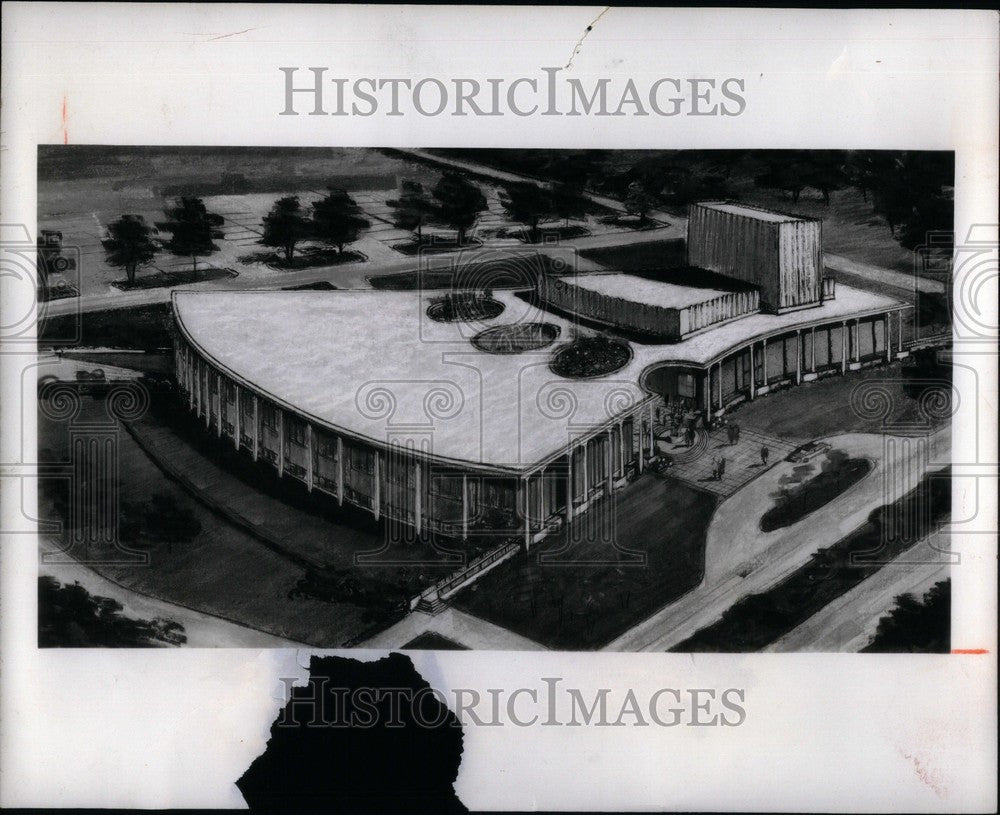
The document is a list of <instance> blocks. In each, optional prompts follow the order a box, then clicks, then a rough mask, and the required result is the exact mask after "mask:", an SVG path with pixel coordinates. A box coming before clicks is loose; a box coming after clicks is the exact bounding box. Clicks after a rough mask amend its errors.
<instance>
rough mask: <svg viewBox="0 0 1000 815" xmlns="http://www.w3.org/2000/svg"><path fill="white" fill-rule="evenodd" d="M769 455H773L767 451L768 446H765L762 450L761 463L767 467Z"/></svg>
mask: <svg viewBox="0 0 1000 815" xmlns="http://www.w3.org/2000/svg"><path fill="white" fill-rule="evenodd" d="M769 455H771V451H770V450H768V449H767V445H766V444H765V445H764V446H763V447H761V448H760V461H761V464H763V465H764V466H765V467H766V466H767V457H768V456H769Z"/></svg>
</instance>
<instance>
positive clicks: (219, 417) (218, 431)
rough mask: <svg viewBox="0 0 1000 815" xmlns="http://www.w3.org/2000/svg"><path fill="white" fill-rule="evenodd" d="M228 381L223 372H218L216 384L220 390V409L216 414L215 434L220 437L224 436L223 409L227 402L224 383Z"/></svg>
mask: <svg viewBox="0 0 1000 815" xmlns="http://www.w3.org/2000/svg"><path fill="white" fill-rule="evenodd" d="M226 383H227V381H226V380H224V379H223V377H222V374H218V375H217V376H216V377H215V384H216V387H217V388H218V391H219V410H218V411H217V412H216V416H215V435H216V436H218V437H219V438H220V439H221V438H222V409H223V406H224V405H225V404H226V394H225V393H224V385H226Z"/></svg>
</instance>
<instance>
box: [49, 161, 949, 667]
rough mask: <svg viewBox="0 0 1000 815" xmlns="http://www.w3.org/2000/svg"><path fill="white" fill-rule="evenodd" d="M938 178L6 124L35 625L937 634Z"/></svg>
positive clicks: (358, 634) (219, 638)
mask: <svg viewBox="0 0 1000 815" xmlns="http://www.w3.org/2000/svg"><path fill="white" fill-rule="evenodd" d="M953 188H954V156H953V154H951V153H948V152H921V151H848V150H824V151H813V150H798V151H766V150H764V151H762V150H721V151H712V150H703V151H698V150H654V151H637V150H542V149H539V150H510V149H507V150H504V149H496V150H485V149H483V150H459V149H450V150H445V149H428V150H400V149H392V150H390V149H377V148H371V149H363V148H340V149H338V148H278V147H275V148H238V147H233V148H182V147H177V148H158V147H116V146H63V145H45V146H40V147H39V151H38V190H39V193H38V201H39V212H38V222H39V238H38V262H39V268H41V269H44V270H46V274H45V275H44V277H40V278H39V298H40V299H42V300H44V301H45V303H46V311H45V321H44V323H43V324H42V325H41V331H40V336H39V346H40V352H41V353H40V357H39V363H38V374H39V377H38V395H39V399H38V410H39V414H38V420H39V434H38V444H39V450H38V453H39V461H41V462H44V463H45V466H46V467H47V468H52V473H51V475H46V477H44V478H43V479H42V480H41V482H40V491H39V506H40V513H41V515H40V520H41V521H42V523H43V526H44V527H45V528H47V529H49V530H50V531H49V532H47V533H46V534H43V535H41V536H40V545H41V548H42V558H41V567H40V574H39V645H40V646H42V647H50V646H51V647H72V646H79V647H88V646H90V647H123V646H161V647H177V646H185V645H187V646H191V645H195V646H201V645H214V646H240V647H248V646H253V647H256V646H262V647H267V646H275V647H279V646H290V645H308V646H312V647H318V648H350V647H375V648H394V649H395V648H402V649H426V648H432V649H494V650H535V649H557V650H571V651H578V650H580V651H589V650H605V649H606V650H615V651H641V650H659V651H667V650H672V651H725V652H754V651H786V652H787V651H852V652H856V651H903V652H947V651H948V650H949V649H950V646H949V629H950V596H951V595H950V585H951V584H950V580H949V564H950V563H951V561H952V558H951V555H950V553H949V545H948V536H947V534H946V533H945V532H942V531H941V530H942V527H943V526H945V525H946V524H947V522H948V519H949V518H950V500H951V481H950V476H949V467H948V465H949V458H950V419H951V416H952V413H953V403H954V397H953V393H952V383H951V366H950V355H949V348H950V344H951V339H952V321H951V303H950V299H949V297H950V294H949V291H948V286H947V281H948V280H949V275H950V263H951V254H952V251H953V237H952V232H951V224H952V221H953V217H954V215H953ZM75 326H79V333H80V336H75V337H70V334H72V333H73V329H74V327H75ZM68 473H85V474H86V477H85V478H82V479H68V478H67V477H66V476H67V474H68ZM890 566H891V568H887V567H890Z"/></svg>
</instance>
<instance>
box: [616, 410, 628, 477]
mask: <svg viewBox="0 0 1000 815" xmlns="http://www.w3.org/2000/svg"><path fill="white" fill-rule="evenodd" d="M615 432H617V433H618V470H617V472H619V473H621V474H622V476H623V477H624V475H625V439H623V438H622V423H621V422H618V427H617V428H616V430H615ZM630 443H631V442H630Z"/></svg>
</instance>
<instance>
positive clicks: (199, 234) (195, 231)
mask: <svg viewBox="0 0 1000 815" xmlns="http://www.w3.org/2000/svg"><path fill="white" fill-rule="evenodd" d="M164 214H165V215H166V216H167V220H166V221H165V222H163V223H160V224H157V227H158V228H159V229H160V231H161V232H169V233H170V239H169V240H168V241H166V242H165V243H164V244H163V248H164V249H166V250H167V251H168V252H170V253H171V254H173V255H178V256H180V257H190V258H191V262H192V264H193V265H192V269H193V270H194V271H197V269H198V258H199V257H207V256H208V255H211V254H213V253H215V252H218V251H219V247H218V246H217V245H216V244H215V243H214V241H217V240H221V239H222V237H223V232H222V230H221V229H220V227H221V226H222V224H223V222H224V221H223V218H222V216H221V215H216V214H215V213H214V212H209V211H208V210H207V209H205V202H204V201H202V200H201V199H200V198H193V197H187V196H185V197H183V198H180V199H178V201H177V206H175V207H173V208H168V209H166V210H164Z"/></svg>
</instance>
